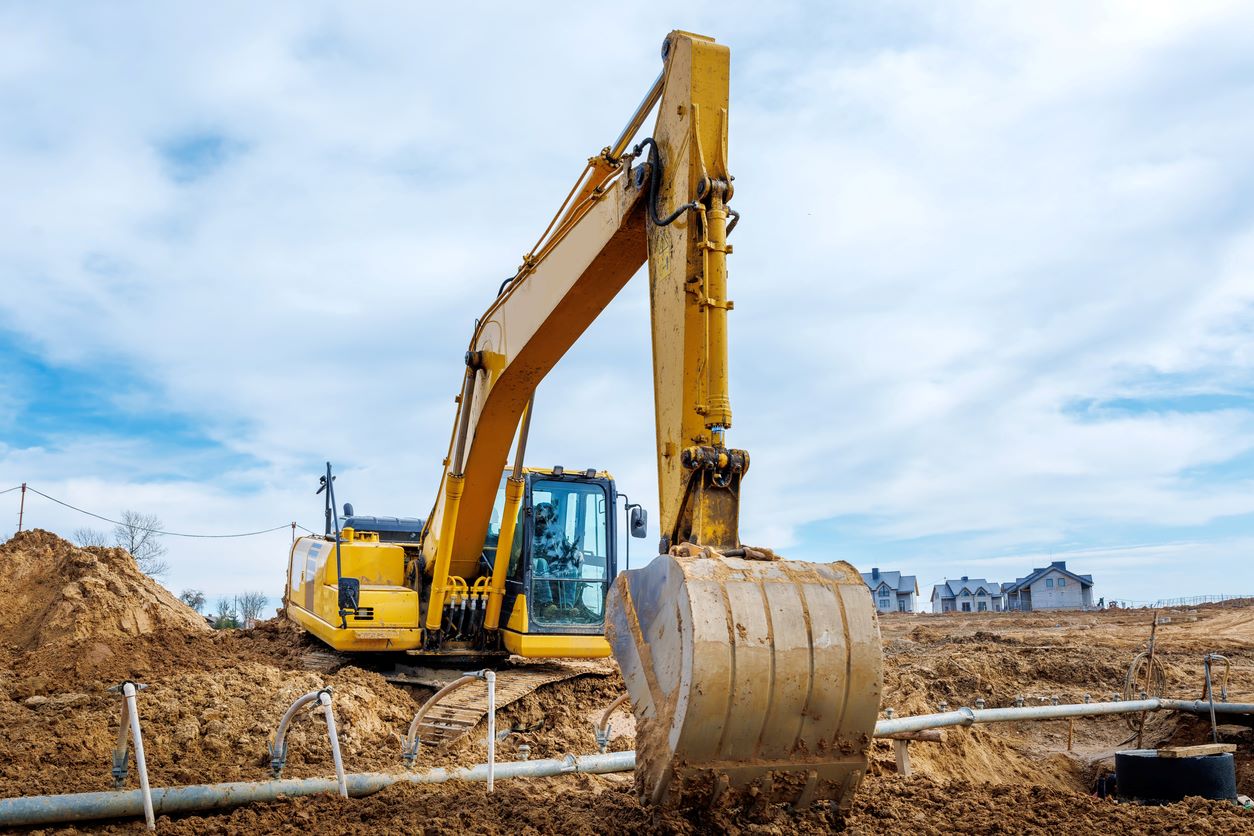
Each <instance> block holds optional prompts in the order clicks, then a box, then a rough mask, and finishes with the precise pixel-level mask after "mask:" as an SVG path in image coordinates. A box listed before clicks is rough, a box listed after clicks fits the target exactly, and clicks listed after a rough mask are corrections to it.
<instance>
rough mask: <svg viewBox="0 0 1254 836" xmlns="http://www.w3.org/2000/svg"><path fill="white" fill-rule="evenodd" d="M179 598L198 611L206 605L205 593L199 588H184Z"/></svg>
mask: <svg viewBox="0 0 1254 836" xmlns="http://www.w3.org/2000/svg"><path fill="white" fill-rule="evenodd" d="M179 600H180V601H182V602H183V603H184V604H186V605H187V606H189V607H191V608H192V609H194V610H195V611H196V612H200V610H201V608H202V607H204V605H205V593H203V592H201V591H200V590H199V589H184V590H183V591H182V592H180V593H179Z"/></svg>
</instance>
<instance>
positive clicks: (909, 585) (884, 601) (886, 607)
mask: <svg viewBox="0 0 1254 836" xmlns="http://www.w3.org/2000/svg"><path fill="white" fill-rule="evenodd" d="M862 580H864V581H866V585H867V587H868V588H869V589H870V590H871V597H872V598H873V599H875V608H876V609H877V610H879V611H880V612H914V602H915V599H916V598H917V597H918V595H919V581H918V579H917V578H916V577H915V576H914V575H903V574H901V573H900V572H881V571H880V570H879V568H878V567H877V568H875V569H872V570H871V571H870V572H863V573H862Z"/></svg>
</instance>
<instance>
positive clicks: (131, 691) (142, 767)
mask: <svg viewBox="0 0 1254 836" xmlns="http://www.w3.org/2000/svg"><path fill="white" fill-rule="evenodd" d="M122 696H124V697H126V710H127V711H128V712H129V713H130V715H131V737H132V738H134V740H135V769H136V770H137V771H138V772H139V791H140V794H141V795H142V796H143V801H144V821H145V822H146V823H147V825H148V829H149V830H156V829H157V819H156V816H155V815H154V814H153V812H152V789H151V787H149V786H148V761H147V760H146V759H145V758H144V736H143V734H141V733H140V731H139V708H138V707H137V706H136V704H135V683H134V682H124V683H122Z"/></svg>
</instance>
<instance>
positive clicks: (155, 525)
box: [113, 511, 170, 578]
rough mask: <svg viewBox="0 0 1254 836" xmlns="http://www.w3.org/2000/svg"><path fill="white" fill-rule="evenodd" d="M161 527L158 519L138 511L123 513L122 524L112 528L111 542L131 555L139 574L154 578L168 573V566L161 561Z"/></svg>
mask: <svg viewBox="0 0 1254 836" xmlns="http://www.w3.org/2000/svg"><path fill="white" fill-rule="evenodd" d="M162 527H163V526H162V522H161V518H160V517H158V516H157V515H155V514H141V513H140V512H138V511H123V512H122V522H120V523H118V524H117V525H116V526H114V527H113V542H114V543H115V544H117V545H118V546H120V547H122V548H124V549H126V550H127V551H128V552H130V553H131V556H132V557H134V558H135V563H136V565H138V566H139V570H140V571H141V572H143V573H144V574H146V575H151V576H152V577H154V578H159V577H161V576H162V575H164V574H166V573H167V572H169V571H170V564H169V563H167V562H166V561H165V560H164V559H163V557H164V555H165V552H166V548H165V546H164V545H162V544H161V541H160V538H161V528H162Z"/></svg>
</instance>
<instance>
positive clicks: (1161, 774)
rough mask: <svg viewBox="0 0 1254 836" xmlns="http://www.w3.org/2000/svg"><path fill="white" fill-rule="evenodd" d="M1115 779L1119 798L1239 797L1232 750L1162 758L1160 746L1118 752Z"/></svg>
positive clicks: (1152, 801) (1145, 801)
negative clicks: (1215, 753) (1211, 753)
mask: <svg viewBox="0 0 1254 836" xmlns="http://www.w3.org/2000/svg"><path fill="white" fill-rule="evenodd" d="M1115 781H1116V784H1117V787H1118V790H1117V791H1118V793H1119V800H1120V801H1132V802H1136V803H1138V804H1170V803H1172V802H1174V801H1180V800H1181V799H1183V798H1185V797H1186V796H1190V795H1200V796H1201V797H1202V798H1210V799H1214V800H1216V801H1236V800H1237V771H1236V765H1235V763H1234V761H1233V759H1232V753H1231V752H1224V753H1221V754H1217V755H1198V756H1196V757H1191V758H1188V757H1186V758H1160V757H1159V756H1158V750H1156V749H1129V750H1127V751H1125V752H1116V753H1115Z"/></svg>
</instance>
